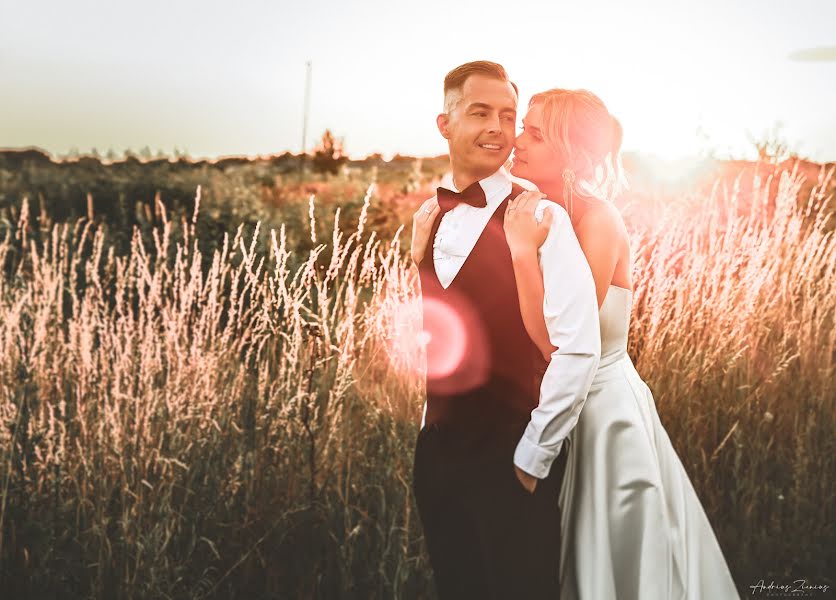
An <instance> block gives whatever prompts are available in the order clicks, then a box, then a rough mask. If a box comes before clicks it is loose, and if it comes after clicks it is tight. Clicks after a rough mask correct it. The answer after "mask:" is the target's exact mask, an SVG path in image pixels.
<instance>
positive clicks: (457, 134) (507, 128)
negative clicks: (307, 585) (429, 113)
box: [438, 75, 517, 179]
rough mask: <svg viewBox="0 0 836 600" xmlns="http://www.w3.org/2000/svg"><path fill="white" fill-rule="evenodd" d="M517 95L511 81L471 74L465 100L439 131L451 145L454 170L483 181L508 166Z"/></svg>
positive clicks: (464, 89)
mask: <svg viewBox="0 0 836 600" xmlns="http://www.w3.org/2000/svg"><path fill="white" fill-rule="evenodd" d="M516 121H517V94H516V93H515V92H514V88H513V87H512V86H511V84H510V83H509V82H506V81H500V80H499V79H494V78H491V77H486V76H483V75H471V76H470V77H468V78H467V80H466V81H465V83H464V85H463V86H462V91H461V98H460V99H459V101H458V103H457V104H456V106H455V107H454V108H453V110H451V111H450V112H449V113H448V114H442V115H439V117H438V128H439V131H441V134H442V135H443V136H444V137H445V138H447V141H448V144H449V146H450V160H451V162H452V163H453V165H454V168H455V169H457V170H461V171H463V172H465V173H467V174H470V175H473V176H475V177H476V178H477V179H482V178H484V177H487V176H488V175H490V174H492V173H494V172H495V171H496V170H497V169H499V167H501V166H502V165H503V164H505V161H506V160H508V156H509V155H510V154H511V150H512V149H513V146H514V125H515V124H516Z"/></svg>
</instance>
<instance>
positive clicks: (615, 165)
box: [528, 88, 628, 200]
mask: <svg viewBox="0 0 836 600" xmlns="http://www.w3.org/2000/svg"><path fill="white" fill-rule="evenodd" d="M535 104H540V105H542V106H543V127H542V131H543V138H544V139H545V141H546V143H548V144H549V145H550V146H551V147H552V148H553V149H554V150H555V152H556V153H557V154H558V156H560V157H561V161H562V162H563V165H561V168H563V170H564V172H565V171H569V172H570V173H572V174H573V176H572V177H570V178H569V179H571V182H570V185H572V186H573V189H572V190H571V191H572V192H573V193H575V194H577V193H578V192H582V191H583V190H582V189H581V188H580V187H579V186H581V184H583V183H586V186H587V188H588V189H587V192H588V193H592V194H593V195H597V196H601V197H603V198H605V199H608V200H612V199H613V198H614V197H615V196H616V195H617V194H618V193H619V192H621V190H623V189H626V188H627V187H628V186H627V179H626V177H625V175H624V168H623V166H622V164H621V141H622V137H623V133H624V132H623V130H622V128H621V123H619V121H618V119H616V118H615V117H614V116H612V115H611V114H610V112H609V111H608V110H607V107H606V106H605V105H604V103H603V102H602V101H601V99H600V98H599V97H598V96H596V95H595V94H593V93H592V92H590V91H588V90H564V89H559V88H555V89H552V90H547V91H545V92H540V93H539V94H534V96H532V97H531V101H530V102H529V103H528V106H529V107H531V106H534V105H535ZM564 179H566V175H564Z"/></svg>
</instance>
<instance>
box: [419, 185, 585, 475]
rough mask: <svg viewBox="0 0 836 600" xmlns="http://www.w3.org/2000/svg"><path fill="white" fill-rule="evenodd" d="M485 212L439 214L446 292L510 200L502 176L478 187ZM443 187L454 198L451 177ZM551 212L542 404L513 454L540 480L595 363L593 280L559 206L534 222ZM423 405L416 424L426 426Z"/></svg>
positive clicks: (574, 416)
mask: <svg viewBox="0 0 836 600" xmlns="http://www.w3.org/2000/svg"><path fill="white" fill-rule="evenodd" d="M479 184H480V185H481V186H482V189H483V190H484V191H485V199H486V200H487V206H485V207H482V208H477V207H474V206H470V205H469V204H465V203H461V204H458V205H456V206H455V207H454V208H453V209H451V210H450V211H448V212H447V213H445V214H444V216H442V218H441V222H440V223H439V225H438V231H437V233H436V237H435V240H434V241H433V264H434V266H435V270H436V273H437V274H438V279H439V281H440V282H441V285H442V286H443V287H444V288H445V289H446V288H447V287H449V286H450V284H451V283H452V282H453V279H454V278H455V276H456V274H457V273H458V272H459V269H461V267H462V265H463V264H464V262H465V259H467V256H468V255H469V254H470V252H471V250H473V247H474V246H475V245H476V241H477V240H478V239H479V236H480V235H481V233H482V231H483V230H484V228H485V226H486V225H487V224H488V221H489V220H490V218H491V216H492V215H493V214H494V212H495V211H496V209H497V207H498V206H499V205H500V204H501V203H502V201H503V200H504V199H505V198H506V197H507V196H508V194H510V193H511V181H510V179H508V176H507V175H506V173H505V171H504V170H503V169H500V170H499V171H497V172H496V173H494V174H493V175H491V176H490V177H487V178H485V179H483V180H481V181H480V182H479ZM441 185H442V186H443V187H446V188H448V189H451V190H453V191H454V192H458V191H459V190H458V189H456V187H455V185H454V184H453V178H452V175H448V176H446V177H445V178H444V179H443V180H442V182H441ZM546 208H550V209H551V210H552V211H553V217H554V219H553V221H552V226H551V229H550V230H549V233H548V235H547V237H546V240H545V242H544V243H543V245H542V246H540V248H539V250H538V251H537V255H538V259H539V264H540V270H541V272H542V273H543V287H544V291H545V294H544V298H543V316H544V318H545V322H546V328H547V330H548V332H549V339H550V341H551V343H552V345H553V346H556V347H557V350H555V351H554V352H553V353H552V356H551V362H549V365H548V368H547V369H546V373H545V374H544V375H543V381H542V384H541V385H540V401H539V405H538V406H537V408H535V409H534V410H533V411H531V420H530V421H529V423H528V425H527V426H526V429H525V432H524V433H523V436H522V438H521V439H520V441H519V443H518V444H517V448H516V451H515V452H514V464H515V465H517V466H518V467H519V468H520V469H522V470H523V471H525V472H526V473H529V474H531V475H533V476H535V477H538V478H540V479H543V478H545V477H546V476H547V475H548V473H549V470H550V468H551V464H552V462H553V461H554V459H555V458H556V457H557V455H558V454H560V449H561V447H562V445H563V440H564V439H566V436H567V435H569V432H570V431H571V430H572V428H573V427H574V426H575V425H576V424H577V422H578V416H579V415H580V412H581V409H582V408H583V404H584V401H585V400H586V395H587V393H588V392H589V387H590V385H591V384H592V378H593V376H594V375H595V371H596V369H597V368H598V361H599V360H600V356H601V334H600V325H599V322H598V299H597V296H596V293H595V281H594V280H593V278H592V272H591V271H590V269H589V264H588V263H587V261H586V256H584V253H583V251H582V250H581V247H580V244H578V239H577V237H576V236H575V231H574V229H573V228H572V223H571V221H570V219H569V215H568V214H567V213H566V211H565V210H564V209H563V207H562V206H560V205H559V204H556V203H554V202H550V201H548V200H545V199H543V200H540V202H539V203H538V205H537V208H536V210H535V213H534V216H535V218H536V219H537V221H538V222H539V221H541V220H542V218H543V211H544V209H546ZM426 417H427V406H426V403H425V404H424V414H423V416H422V417H421V427H422V428H423V427H424V424H425V422H426Z"/></svg>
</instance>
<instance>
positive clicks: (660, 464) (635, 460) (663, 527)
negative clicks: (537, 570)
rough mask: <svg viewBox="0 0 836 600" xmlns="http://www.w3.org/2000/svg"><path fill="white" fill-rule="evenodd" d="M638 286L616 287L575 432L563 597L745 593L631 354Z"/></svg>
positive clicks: (563, 497)
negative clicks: (630, 332) (629, 341)
mask: <svg viewBox="0 0 836 600" xmlns="http://www.w3.org/2000/svg"><path fill="white" fill-rule="evenodd" d="M632 299H633V293H632V292H631V291H630V290H627V289H624V288H620V287H615V286H610V288H609V290H608V291H607V296H606V298H605V299H604V303H603V305H602V306H601V311H600V316H601V364H600V367H599V368H598V371H597V372H596V374H595V378H594V380H593V383H592V387H591V388H590V391H589V396H587V399H586V403H585V404H584V407H583V410H582V411H581V415H580V418H579V420H578V424H577V426H576V427H575V428H574V429H573V430H572V432H571V434H570V435H569V438H568V439H569V455H568V462H567V465H566V474H565V476H564V479H563V487H562V489H561V492H560V506H561V510H562V531H563V539H562V549H561V565H560V567H561V568H560V571H561V577H560V578H561V590H562V591H561V596H560V597H561V599H562V600H609V599H613V600H615V599H618V600H685V599H687V600H697V599H700V600H703V599H704V600H725V599H732V598H739V596H738V593H737V589H736V588H735V585H734V581H733V580H732V577H731V574H730V573H729V568H728V566H727V565H726V561H725V559H724V558H723V553H722V551H721V550H720V546H719V545H718V543H717V538H716V537H715V536H714V532H713V531H712V529H711V525H710V524H709V522H708V518H707V517H706V515H705V511H704V510H703V508H702V505H701V504H700V501H699V499H698V498H697V494H696V492H695V491H694V487H693V486H692V485H691V482H690V480H689V479H688V475H687V474H686V473H685V469H684V468H683V466H682V463H681V462H680V460H679V457H678V456H677V454H676V451H675V450H674V448H673V446H672V445H671V441H670V439H669V438H668V434H667V433H666V432H665V429H664V428H663V427H662V423H661V422H660V421H659V415H658V413H657V412H656V405H655V403H654V401H653V396H652V394H651V393H650V389H649V388H648V387H647V385H646V384H645V383H644V381H642V379H641V377H640V376H639V374H638V373H637V372H636V369H635V367H634V366H633V363H632V361H631V360H630V357H629V356H628V355H627V332H628V328H629V324H630V312H631V308H632Z"/></svg>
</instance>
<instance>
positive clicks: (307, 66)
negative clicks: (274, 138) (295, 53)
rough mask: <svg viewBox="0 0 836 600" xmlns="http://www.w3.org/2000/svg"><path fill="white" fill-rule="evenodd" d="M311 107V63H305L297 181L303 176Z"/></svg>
mask: <svg viewBox="0 0 836 600" xmlns="http://www.w3.org/2000/svg"><path fill="white" fill-rule="evenodd" d="M310 107H311V61H307V62H306V63H305V113H304V118H303V121H302V159H301V160H300V161H299V179H300V181H301V179H302V178H303V177H304V175H305V159H306V158H307V154H306V152H307V143H308V113H309V112H310Z"/></svg>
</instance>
